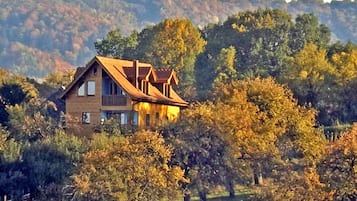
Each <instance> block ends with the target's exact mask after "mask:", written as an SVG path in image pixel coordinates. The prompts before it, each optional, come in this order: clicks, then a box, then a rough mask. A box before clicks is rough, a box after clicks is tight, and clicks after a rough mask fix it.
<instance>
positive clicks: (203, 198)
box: [198, 191, 207, 201]
mask: <svg viewBox="0 0 357 201" xmlns="http://www.w3.org/2000/svg"><path fill="white" fill-rule="evenodd" d="M198 196H199V197H200V201H207V193H206V192H202V191H200V192H198Z"/></svg>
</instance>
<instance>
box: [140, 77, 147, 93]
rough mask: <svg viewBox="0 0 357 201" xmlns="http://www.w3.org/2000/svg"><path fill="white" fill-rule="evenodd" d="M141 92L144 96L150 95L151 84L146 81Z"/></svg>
mask: <svg viewBox="0 0 357 201" xmlns="http://www.w3.org/2000/svg"><path fill="white" fill-rule="evenodd" d="M141 91H142V92H143V93H144V94H149V82H148V81H145V80H143V81H142V84H141Z"/></svg>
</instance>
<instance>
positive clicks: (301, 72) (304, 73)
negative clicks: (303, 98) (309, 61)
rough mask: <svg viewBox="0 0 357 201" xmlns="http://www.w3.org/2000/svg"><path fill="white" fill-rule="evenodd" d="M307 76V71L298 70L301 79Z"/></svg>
mask: <svg viewBox="0 0 357 201" xmlns="http://www.w3.org/2000/svg"><path fill="white" fill-rule="evenodd" d="M307 76H308V72H307V71H306V70H302V71H300V73H299V77H300V78H301V79H302V80H305V79H307Z"/></svg>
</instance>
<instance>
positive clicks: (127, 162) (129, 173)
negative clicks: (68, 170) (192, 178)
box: [74, 131, 187, 200]
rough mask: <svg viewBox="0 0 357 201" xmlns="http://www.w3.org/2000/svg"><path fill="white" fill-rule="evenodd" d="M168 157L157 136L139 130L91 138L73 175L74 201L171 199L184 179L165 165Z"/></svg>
mask: <svg viewBox="0 0 357 201" xmlns="http://www.w3.org/2000/svg"><path fill="white" fill-rule="evenodd" d="M98 142H99V143H98ZM103 142H105V143H103ZM98 145H100V146H98ZM103 145H104V146H103ZM170 157H171V149H170V148H169V147H168V146H166V145H165V144H164V140H163V138H162V137H161V136H160V135H159V134H157V133H153V132H149V131H139V132H137V133H135V134H134V135H132V136H130V137H126V138H124V137H121V136H106V135H98V136H95V137H94V139H93V142H92V143H91V149H90V151H89V152H88V153H86V154H85V156H84V161H83V164H82V166H81V167H80V171H79V173H78V174H76V175H75V176H74V185H75V193H74V196H75V197H74V198H75V199H78V200H81V199H86V198H88V197H90V198H91V200H103V199H105V200H159V199H161V198H163V197H167V198H175V197H176V196H177V192H178V191H177V187H178V182H187V180H186V179H185V178H184V177H183V172H182V170H181V169H180V168H178V167H177V166H170V165H169V164H168V163H169V160H170Z"/></svg>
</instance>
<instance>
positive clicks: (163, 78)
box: [155, 69, 178, 85]
mask: <svg viewBox="0 0 357 201" xmlns="http://www.w3.org/2000/svg"><path fill="white" fill-rule="evenodd" d="M155 73H156V76H157V80H156V82H158V83H171V82H173V83H172V84H175V85H177V84H178V79H177V76H176V73H175V72H174V71H173V70H171V69H160V70H155Z"/></svg>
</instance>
